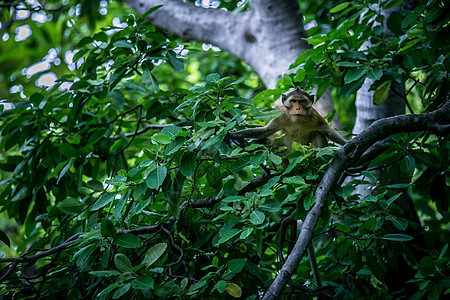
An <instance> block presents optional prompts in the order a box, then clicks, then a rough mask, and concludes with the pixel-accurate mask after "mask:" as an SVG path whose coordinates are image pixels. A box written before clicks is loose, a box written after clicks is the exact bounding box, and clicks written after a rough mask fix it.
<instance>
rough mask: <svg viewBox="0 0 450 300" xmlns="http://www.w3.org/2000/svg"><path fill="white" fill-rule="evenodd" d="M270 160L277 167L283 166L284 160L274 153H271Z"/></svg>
mask: <svg viewBox="0 0 450 300" xmlns="http://www.w3.org/2000/svg"><path fill="white" fill-rule="evenodd" d="M269 159H270V160H271V161H272V162H273V163H274V164H276V165H281V162H282V159H281V157H279V156H278V155H276V154H274V153H269Z"/></svg>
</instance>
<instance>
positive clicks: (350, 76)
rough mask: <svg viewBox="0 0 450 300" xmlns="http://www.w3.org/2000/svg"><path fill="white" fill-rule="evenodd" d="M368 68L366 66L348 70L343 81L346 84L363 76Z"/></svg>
mask: <svg viewBox="0 0 450 300" xmlns="http://www.w3.org/2000/svg"><path fill="white" fill-rule="evenodd" d="M368 70H369V69H368V68H367V67H364V68H356V69H351V70H348V71H347V73H346V74H345V76H344V82H345V83H346V84H347V83H351V82H353V81H355V80H358V79H360V78H361V77H362V76H364V74H366V72H367V71H368Z"/></svg>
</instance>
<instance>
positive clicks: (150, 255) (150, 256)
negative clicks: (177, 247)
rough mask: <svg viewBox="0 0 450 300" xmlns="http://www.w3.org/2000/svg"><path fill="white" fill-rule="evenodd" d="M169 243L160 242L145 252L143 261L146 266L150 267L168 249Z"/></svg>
mask: <svg viewBox="0 0 450 300" xmlns="http://www.w3.org/2000/svg"><path fill="white" fill-rule="evenodd" d="M166 249H167V243H159V244H156V245H154V246H153V247H151V248H150V249H149V250H148V251H147V253H146V254H145V258H144V261H143V263H144V264H145V265H146V267H147V268H148V267H150V266H151V265H152V264H153V263H154V262H156V261H157V260H158V259H159V258H160V257H161V256H162V255H163V254H164V252H165V251H166Z"/></svg>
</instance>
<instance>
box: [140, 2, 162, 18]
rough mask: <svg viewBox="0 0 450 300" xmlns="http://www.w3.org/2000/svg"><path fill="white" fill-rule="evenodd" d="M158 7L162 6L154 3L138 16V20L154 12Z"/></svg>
mask: <svg viewBox="0 0 450 300" xmlns="http://www.w3.org/2000/svg"><path fill="white" fill-rule="evenodd" d="M160 7H162V5H156V6H153V7H152V8H150V9H149V10H147V11H146V12H145V13H143V14H142V15H140V16H139V20H142V19H144V18H146V17H147V16H149V15H150V14H152V13H153V12H155V11H156V10H157V9H159V8H160Z"/></svg>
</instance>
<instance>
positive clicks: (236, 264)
mask: <svg viewBox="0 0 450 300" xmlns="http://www.w3.org/2000/svg"><path fill="white" fill-rule="evenodd" d="M246 261H247V259H246V258H238V259H232V260H229V261H227V263H226V265H227V267H228V270H229V271H230V272H231V273H233V274H237V273H240V272H241V271H242V269H244V266H245V262H246Z"/></svg>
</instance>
